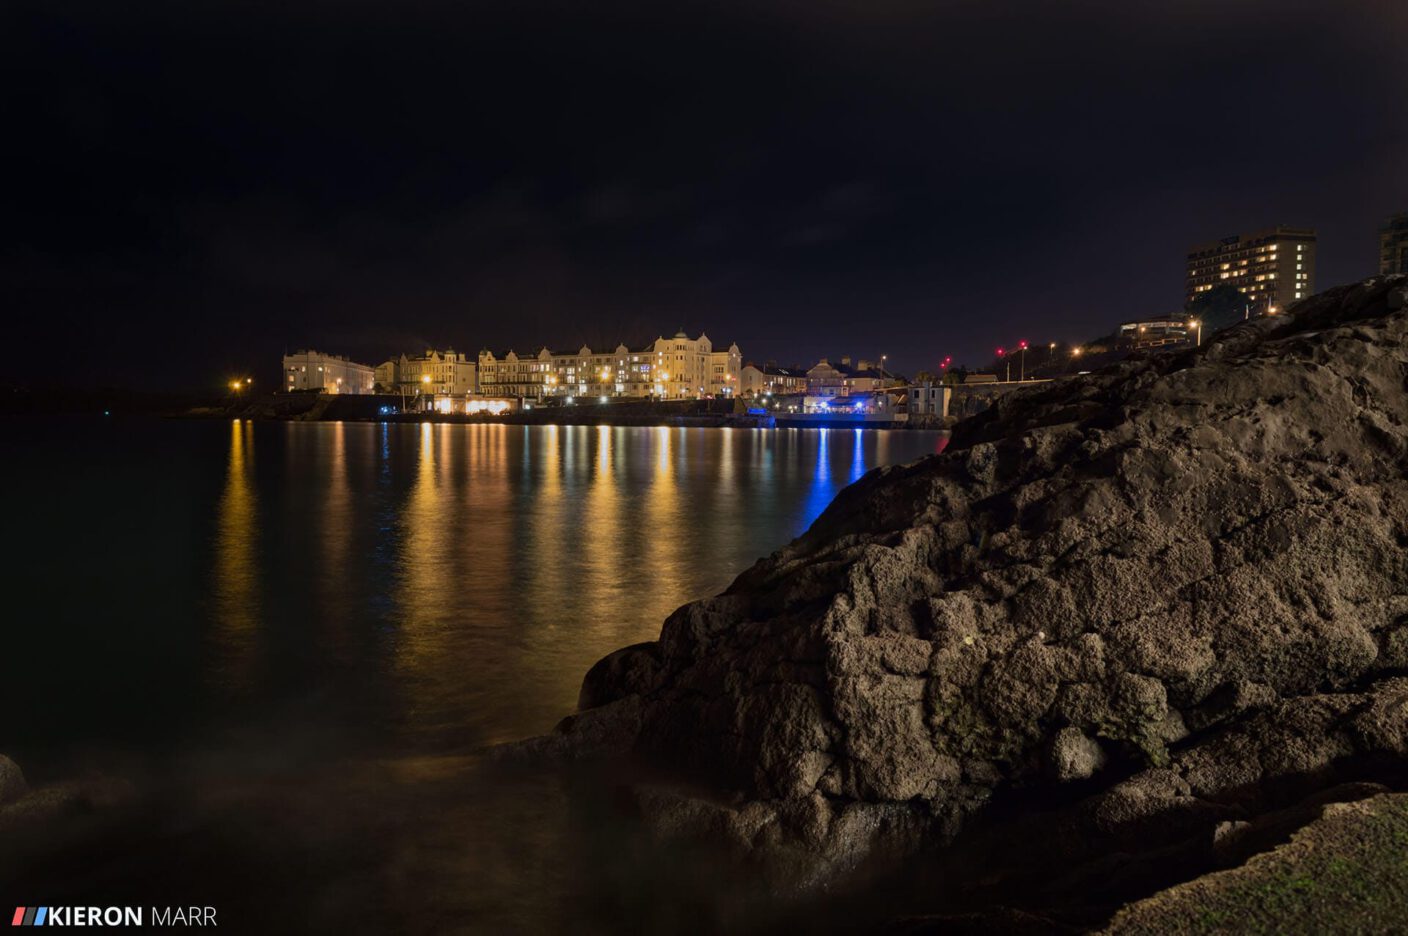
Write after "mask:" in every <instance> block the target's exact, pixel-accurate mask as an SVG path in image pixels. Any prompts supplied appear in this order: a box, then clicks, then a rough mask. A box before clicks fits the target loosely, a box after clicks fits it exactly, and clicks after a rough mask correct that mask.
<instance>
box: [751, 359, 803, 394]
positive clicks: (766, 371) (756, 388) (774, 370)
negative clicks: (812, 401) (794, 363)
mask: <svg viewBox="0 0 1408 936" xmlns="http://www.w3.org/2000/svg"><path fill="white" fill-rule="evenodd" d="M740 380H741V384H742V387H743V391H742V395H743V396H746V397H760V396H766V395H769V394H771V395H773V396H782V395H785V394H792V393H806V392H807V375H806V372H805V371H802V370H799V369H796V368H786V367H778V366H777V365H776V364H774V363H772V362H769V363H767V364H745V365H744V367H743V373H742V376H741V378H740Z"/></svg>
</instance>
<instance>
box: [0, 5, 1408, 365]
mask: <svg viewBox="0 0 1408 936" xmlns="http://www.w3.org/2000/svg"><path fill="white" fill-rule="evenodd" d="M0 16H2V17H3V20H0V43H3V46H0V53H3V55H0V60H2V61H3V64H0V68H3V75H0V77H3V79H4V81H5V88H6V90H5V91H4V92H3V94H4V110H3V114H4V117H5V121H6V124H7V126H8V128H9V129H10V130H11V132H10V133H9V134H7V137H8V138H9V140H10V142H9V144H8V146H7V150H6V152H5V154H4V156H3V157H0V159H2V160H3V162H4V167H5V171H6V177H7V179H9V180H11V183H12V184H11V189H12V195H11V197H10V198H9V200H10V202H11V204H10V205H9V206H8V207H9V210H8V212H7V214H8V215H9V223H7V224H6V225H5V227H4V230H3V232H0V288H3V289H4V291H5V293H6V295H7V303H6V304H7V305H8V306H10V307H11V308H15V309H19V310H21V311H22V314H21V315H20V316H19V318H20V319H21V321H22V324H21V325H20V326H19V331H18V332H17V338H18V339H19V340H21V341H23V342H29V343H34V342H40V343H49V344H53V343H55V342H63V343H64V344H65V345H66V346H68V347H71V348H72V349H73V353H74V355H75V360H76V361H82V362H83V366H82V367H79V368H76V369H75V370H76V371H77V372H81V373H82V374H84V375H85V379H91V380H95V381H96V380H120V381H128V382H141V383H150V382H152V381H153V380H154V379H158V375H159V379H161V380H172V381H181V382H182V383H190V384H195V383H201V382H218V381H220V380H221V379H222V377H223V373H221V370H222V369H225V368H235V369H240V370H244V369H249V368H258V369H260V371H259V372H263V373H267V371H268V369H269V368H270V367H271V366H272V365H273V363H274V362H275V359H276V357H277V355H278V353H279V352H281V351H282V350H283V349H284V348H285V347H293V346H302V345H314V346H318V347H326V348H328V349H329V350H334V351H342V352H347V353H351V354H353V355H355V356H359V357H363V358H366V359H368V360H374V359H378V358H380V357H382V356H384V355H387V354H391V353H394V352H397V351H400V350H414V349H415V348H416V347H418V346H419V345H421V344H424V343H428V342H430V343H437V344H453V345H455V346H456V347H461V348H468V349H471V350H473V349H477V348H479V347H481V346H485V345H492V346H496V347H499V346H517V347H524V348H527V347H532V346H535V345H538V344H541V343H549V344H553V345H563V344H566V345H573V344H576V343H578V342H580V341H583V340H586V341H614V340H616V338H617V337H618V336H620V337H625V338H628V339H631V340H636V339H638V338H641V337H652V336H653V335H654V334H657V333H660V332H666V331H670V330H673V329H674V328H676V327H678V326H680V325H681V324H683V325H685V326H687V327H688V328H690V329H691V330H696V329H704V330H707V331H708V333H709V334H710V335H711V336H713V337H714V338H715V339H716V340H737V341H739V342H740V344H742V345H743V347H744V350H745V352H746V353H747V354H748V355H749V356H755V357H759V358H775V359H778V360H783V361H807V360H810V359H814V358H815V357H817V356H818V355H821V354H833V355H834V354H838V353H845V352H850V353H854V354H864V355H874V354H879V353H881V352H885V353H888V354H890V356H891V360H892V361H893V362H895V364H896V365H897V366H899V367H901V368H907V369H916V368H919V367H923V366H926V365H927V364H930V363H931V362H932V361H933V360H934V359H936V358H938V357H940V356H943V355H947V354H952V355H953V356H954V357H955V358H957V359H960V360H961V359H965V358H967V359H976V358H978V357H981V356H982V355H983V354H985V353H986V351H987V350H988V348H989V347H990V346H991V345H992V344H994V343H1006V342H1010V341H1012V340H1014V339H1015V338H1016V337H1027V338H1029V339H1031V340H1046V339H1048V338H1063V339H1064V338H1078V337H1082V336H1085V335H1089V334H1092V333H1095V332H1097V331H1100V330H1102V329H1103V328H1105V327H1107V326H1108V325H1109V324H1110V323H1111V322H1113V321H1116V320H1118V319H1120V318H1122V317H1125V316H1128V315H1134V314H1141V313H1144V312H1151V311H1162V310H1168V309H1171V308H1174V307H1176V306H1177V305H1178V304H1179V301H1180V298H1181V286H1182V282H1181V278H1182V263H1181V257H1182V252H1183V250H1184V248H1185V247H1186V246H1187V245H1188V244H1190V243H1192V242H1195V241H1200V240H1205V239H1208V238H1210V237H1216V236H1220V235H1222V234H1224V233H1229V232H1232V231H1237V230H1241V229H1247V228H1251V227H1257V226H1262V225H1266V224H1274V223H1277V222H1284V223H1295V224H1309V225H1314V226H1316V227H1317V228H1318V229H1319V230H1320V233H1321V251H1320V270H1319V278H1320V282H1321V284H1322V285H1328V284H1331V283H1333V282H1336V281H1342V280H1346V279H1350V278H1354V277H1358V276H1361V275H1364V274H1366V273H1368V272H1370V270H1371V264H1372V261H1373V257H1374V242H1373V238H1374V231H1375V228H1376V227H1377V225H1378V224H1379V222H1380V221H1381V219H1382V217H1383V216H1385V215H1387V214H1389V213H1391V212H1392V211H1395V210H1403V209H1404V208H1408V174H1405V173H1404V171H1403V167H1404V166H1405V165H1408V130H1405V121H1404V117H1405V116H1408V113H1405V110H1406V109H1408V105H1405V104H1404V102H1405V101H1408V72H1405V71H1404V70H1403V69H1402V67H1401V62H1402V48H1403V44H1404V42H1405V40H1408V13H1405V8H1404V5H1403V4H1399V3H1389V2H1370V0H1360V2H1348V3H1340V4H1333V5H1332V4H1310V3H1295V2H1281V3H1270V2H1260V0H1244V2H1220V3H1212V2H1189V3H1178V4H1137V5H1136V4H1127V3H1114V2H1075V3H1060V4H1053V3H1046V2H1035V0H1028V2H1013V3H1005V4H993V3H987V2H977V0H971V2H949V3H943V2H940V3H932V2H930V3H875V2H864V3H861V2H856V3H841V2H832V3H827V2H811V3H776V4H762V3H746V4H745V3H739V4H726V3H717V2H710V3H682V4H658V3H650V4H646V3H637V4H630V3H627V4H619V3H608V4H576V3H571V4H569V3H549V2H532V0H529V2H519V3H513V4H495V5H489V4H473V3H463V2H453V3H452V2H448V0H446V2H426V0H422V2H398V3H382V4H373V3H365V2H360V3H359V2H350V0H344V2H337V3H333V2H294V0H290V2H285V3H281V4H259V3H248V2H246V3H239V4H235V3H229V4H217V3H204V4H191V3H165V4H126V5H119V4H110V3H91V4H83V3H64V2H56V0H46V2H42V3H40V2H12V3H10V4H7V5H6V7H5V9H4V12H3V14H0ZM164 355H170V356H171V359H172V361H173V363H172V365H171V366H170V367H169V368H161V369H160V370H153V368H152V367H151V362H152V360H153V356H164ZM18 366H19V367H20V369H21V374H23V371H24V368H25V367H27V366H29V365H28V364H26V363H23V362H21V364H20V365H18ZM35 366H43V367H45V368H47V367H48V366H49V365H47V364H42V365H39V364H36V365H35ZM31 376H33V375H31ZM41 376H42V375H41Z"/></svg>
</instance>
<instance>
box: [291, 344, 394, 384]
mask: <svg viewBox="0 0 1408 936" xmlns="http://www.w3.org/2000/svg"><path fill="white" fill-rule="evenodd" d="M283 369H284V385H283V389H284V390H318V391H321V392H323V393H371V392H372V390H373V385H374V383H375V374H374V372H373V370H372V368H371V367H369V366H368V365H366V364H358V363H356V362H355V361H349V360H347V358H345V357H342V356H340V355H337V354H323V353H322V352H321V351H295V352H294V353H293V354H285V355H284V367H283Z"/></svg>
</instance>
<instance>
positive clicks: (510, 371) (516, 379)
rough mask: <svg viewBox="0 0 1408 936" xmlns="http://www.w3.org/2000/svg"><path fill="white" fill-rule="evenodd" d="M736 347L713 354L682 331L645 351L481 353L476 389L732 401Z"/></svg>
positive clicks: (538, 395)
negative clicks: (721, 397) (716, 398)
mask: <svg viewBox="0 0 1408 936" xmlns="http://www.w3.org/2000/svg"><path fill="white" fill-rule="evenodd" d="M741 358H742V354H741V352H740V351H739V350H738V345H730V346H729V348H728V349H727V350H723V351H715V350H714V348H713V344H712V342H710V340H709V337H708V336H707V335H703V334H701V335H700V336H699V337H698V338H690V337H688V336H687V335H686V334H685V333H684V332H682V331H681V332H679V333H677V334H676V335H675V336H674V337H673V338H663V337H661V338H657V339H655V341H654V342H652V343H650V344H648V345H645V346H643V347H637V348H630V347H628V346H627V345H625V344H618V345H617V346H616V347H615V348H612V349H593V348H592V347H591V346H589V345H582V347H580V348H578V349H577V350H575V351H570V350H563V351H553V350H551V349H548V348H542V349H540V350H539V351H538V352H537V353H536V354H524V355H520V354H518V353H517V352H516V351H512V350H510V351H504V352H494V351H489V350H484V351H481V352H479V385H480V389H481V390H482V391H483V392H484V393H486V394H490V395H495V396H508V397H520V398H523V399H527V400H544V399H561V400H563V401H568V400H575V399H576V398H577V397H597V398H599V397H641V398H645V397H657V398H661V399H698V398H700V397H706V396H732V395H733V394H735V393H736V392H737V390H736V388H737V386H738V384H739V381H740V371H741V367H740V363H739V362H740V361H741Z"/></svg>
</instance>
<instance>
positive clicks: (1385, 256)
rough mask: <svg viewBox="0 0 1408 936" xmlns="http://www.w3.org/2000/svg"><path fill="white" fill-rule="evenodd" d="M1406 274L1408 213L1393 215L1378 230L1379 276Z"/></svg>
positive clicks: (1407, 267) (1407, 264)
mask: <svg viewBox="0 0 1408 936" xmlns="http://www.w3.org/2000/svg"><path fill="white" fill-rule="evenodd" d="M1390 273H1408V211H1405V212H1402V213H1400V214H1396V215H1394V216H1393V217H1392V218H1389V219H1388V221H1387V222H1385V223H1384V226H1383V228H1381V229H1380V230H1379V275H1380V276H1387V275H1389V274H1390Z"/></svg>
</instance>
